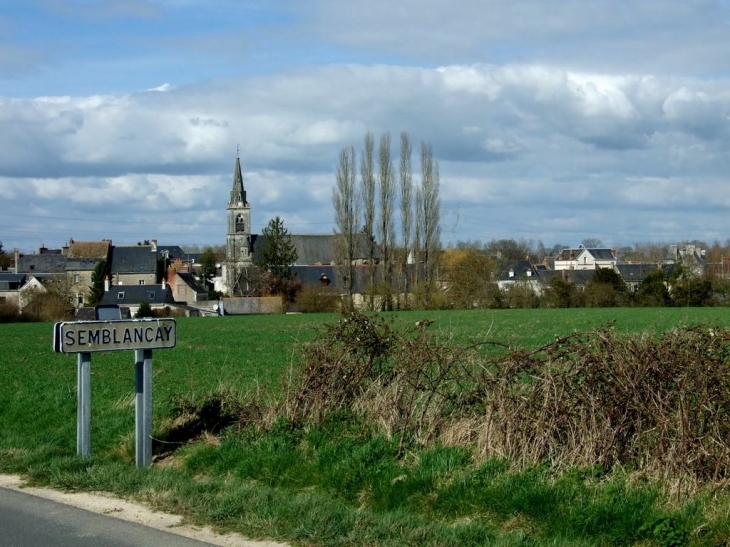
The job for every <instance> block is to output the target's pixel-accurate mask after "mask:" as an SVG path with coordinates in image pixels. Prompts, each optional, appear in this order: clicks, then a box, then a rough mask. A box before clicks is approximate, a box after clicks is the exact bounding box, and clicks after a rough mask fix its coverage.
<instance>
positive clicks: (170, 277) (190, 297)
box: [167, 266, 208, 302]
mask: <svg viewBox="0 0 730 547" xmlns="http://www.w3.org/2000/svg"><path fill="white" fill-rule="evenodd" d="M167 284H168V285H169V287H170V290H171V291H172V296H173V298H174V299H175V302H204V301H207V300H208V290H207V289H206V288H205V287H203V286H201V285H200V283H198V281H197V280H196V279H195V276H194V275H193V274H191V273H188V272H184V271H177V270H176V269H175V268H174V267H172V266H171V267H170V268H168V270H167Z"/></svg>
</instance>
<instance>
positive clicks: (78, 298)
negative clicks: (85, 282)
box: [76, 294, 84, 306]
mask: <svg viewBox="0 0 730 547" xmlns="http://www.w3.org/2000/svg"><path fill="white" fill-rule="evenodd" d="M76 305H77V306H83V305H84V295H83V294H77V295H76Z"/></svg>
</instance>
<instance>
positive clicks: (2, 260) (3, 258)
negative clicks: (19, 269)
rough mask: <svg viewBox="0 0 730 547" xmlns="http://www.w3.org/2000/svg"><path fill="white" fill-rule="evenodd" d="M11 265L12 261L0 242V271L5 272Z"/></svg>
mask: <svg viewBox="0 0 730 547" xmlns="http://www.w3.org/2000/svg"><path fill="white" fill-rule="evenodd" d="M10 264H12V259H11V258H10V257H9V256H8V254H7V253H6V252H5V250H4V249H3V242H2V241H0V270H7V269H8V268H9V267H10Z"/></svg>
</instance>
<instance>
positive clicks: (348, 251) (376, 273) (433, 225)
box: [332, 132, 441, 310]
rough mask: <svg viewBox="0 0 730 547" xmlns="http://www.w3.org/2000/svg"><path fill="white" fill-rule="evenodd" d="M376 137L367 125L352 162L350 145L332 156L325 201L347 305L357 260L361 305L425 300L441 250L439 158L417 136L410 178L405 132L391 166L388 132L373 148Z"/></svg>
mask: <svg viewBox="0 0 730 547" xmlns="http://www.w3.org/2000/svg"><path fill="white" fill-rule="evenodd" d="M375 144H376V143H375V137H374V135H373V134H372V133H371V132H368V133H366V134H365V137H364V140H363V148H362V150H361V151H360V154H359V163H358V155H356V153H355V148H354V147H352V146H349V147H345V148H342V149H341V150H340V153H339V158H338V164H337V169H336V177H335V186H334V188H333V190H332V204H333V207H334V213H335V226H336V230H335V261H336V263H337V264H338V265H339V267H338V277H339V280H338V281H339V282H340V284H341V286H342V287H343V292H344V293H345V298H346V302H345V304H346V306H348V307H352V305H353V300H352V299H353V294H354V291H355V287H356V282H357V279H356V275H357V266H358V265H362V266H365V268H366V280H365V283H364V285H365V287H364V295H365V302H364V303H365V305H366V307H367V308H368V309H370V310H375V309H381V310H388V309H394V308H405V307H412V306H414V305H415V306H419V307H429V305H430V304H429V301H430V300H431V299H432V298H433V295H434V294H435V293H436V292H437V289H438V288H437V265H438V259H439V253H440V250H441V230H440V224H439V223H440V215H441V212H440V210H441V200H440V197H439V191H440V175H439V165H438V162H437V161H436V160H435V159H434V155H433V148H432V146H431V145H430V144H429V143H425V142H421V150H420V152H421V153H420V168H421V169H420V177H418V181H417V183H415V184H414V174H413V167H412V155H413V146H412V144H411V138H410V136H409V135H408V133H406V132H402V133H401V134H400V155H399V160H400V161H399V162H398V169H396V167H395V165H394V160H393V156H392V145H391V136H390V133H388V132H385V133H383V134H382V135H381V136H380V138H379V140H378V147H377V153H376V150H375ZM397 220H398V221H399V222H397V223H396V221H397ZM396 224H398V227H399V231H398V233H396Z"/></svg>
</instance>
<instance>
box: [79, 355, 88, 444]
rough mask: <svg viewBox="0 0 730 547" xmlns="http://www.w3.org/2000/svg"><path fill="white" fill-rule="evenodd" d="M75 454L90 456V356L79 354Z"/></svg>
mask: <svg viewBox="0 0 730 547" xmlns="http://www.w3.org/2000/svg"><path fill="white" fill-rule="evenodd" d="M76 453H77V454H78V455H79V456H83V457H89V456H91V354H90V353H86V352H83V353H79V354H78V357H77V365H76Z"/></svg>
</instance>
